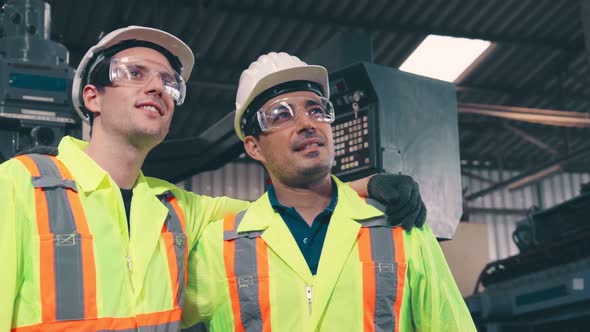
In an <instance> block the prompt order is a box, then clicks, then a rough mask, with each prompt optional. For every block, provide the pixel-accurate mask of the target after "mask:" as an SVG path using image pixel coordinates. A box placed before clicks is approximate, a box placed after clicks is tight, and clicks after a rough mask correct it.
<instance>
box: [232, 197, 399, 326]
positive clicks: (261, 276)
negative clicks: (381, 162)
mask: <svg viewBox="0 0 590 332" xmlns="http://www.w3.org/2000/svg"><path fill="white" fill-rule="evenodd" d="M367 203H368V204H370V205H374V202H373V201H372V200H367ZM375 205H376V204H375ZM376 207H378V208H379V206H376ZM244 214H245V212H241V213H240V214H238V215H237V216H233V215H232V216H228V217H226V218H225V220H224V247H223V250H224V252H223V254H224V255H223V256H224V263H225V270H226V276H227V279H228V286H229V293H230V298H231V306H232V312H233V316H234V331H270V329H271V327H270V313H271V308H270V294H269V275H268V251H267V246H266V243H265V242H264V240H263V239H262V238H261V234H262V232H245V233H238V232H237V229H238V226H239V224H240V222H241V221H242V219H243V217H244ZM359 223H360V224H361V229H360V231H359V234H358V250H359V260H360V264H361V266H362V293H363V298H362V303H363V329H364V331H399V317H400V309H401V303H402V298H403V290H404V283H405V274H406V262H405V252H404V245H403V229H402V228H401V227H395V228H392V227H391V225H390V224H389V223H388V221H387V219H386V218H385V217H384V216H382V217H378V218H374V219H370V220H362V221H359ZM281 287H289V285H281Z"/></svg>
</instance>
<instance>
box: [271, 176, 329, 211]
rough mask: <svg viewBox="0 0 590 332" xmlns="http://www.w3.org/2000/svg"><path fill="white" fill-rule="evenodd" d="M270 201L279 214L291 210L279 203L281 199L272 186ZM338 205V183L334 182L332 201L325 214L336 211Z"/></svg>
mask: <svg viewBox="0 0 590 332" xmlns="http://www.w3.org/2000/svg"><path fill="white" fill-rule="evenodd" d="M268 199H269V201H270V205H271V206H272V208H273V209H275V211H277V212H278V213H281V214H282V213H284V212H285V211H287V210H288V209H290V208H291V207H289V206H285V205H283V204H281V202H279V199H278V198H277V193H276V192H275V188H274V186H273V185H272V184H271V185H269V186H268ZM336 203H338V187H337V186H336V182H334V181H333V180H332V200H330V204H328V207H326V209H325V210H324V212H329V213H332V212H334V209H335V208H336Z"/></svg>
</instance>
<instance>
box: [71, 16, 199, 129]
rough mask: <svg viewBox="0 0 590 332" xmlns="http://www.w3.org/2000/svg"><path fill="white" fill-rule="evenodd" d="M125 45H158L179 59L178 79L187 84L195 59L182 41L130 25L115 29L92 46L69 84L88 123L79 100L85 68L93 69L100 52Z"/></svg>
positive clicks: (77, 107)
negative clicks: (136, 43)
mask: <svg viewBox="0 0 590 332" xmlns="http://www.w3.org/2000/svg"><path fill="white" fill-rule="evenodd" d="M124 41H145V42H149V43H153V44H156V45H159V46H161V47H163V48H164V49H166V50H167V51H168V52H170V53H171V54H172V55H173V56H175V57H177V58H178V61H179V62H180V72H179V74H180V76H181V77H182V78H183V79H184V81H185V82H186V81H188V79H189V77H190V75H191V72H192V70H193V66H194V64H195V56H194V54H193V51H192V50H191V49H190V47H188V45H186V44H185V43H184V42H183V41H182V40H180V39H179V38H177V37H176V36H174V35H172V34H170V33H168V32H165V31H162V30H158V29H154V28H148V27H142V26H136V25H131V26H128V27H126V28H121V29H117V30H115V31H112V32H110V33H108V34H107V35H106V36H104V37H103V38H102V39H101V40H100V41H99V42H98V44H96V45H94V46H92V47H91V48H90V49H89V50H88V52H86V54H85V55H84V57H83V58H82V60H81V61H80V64H79V65H78V68H77V69H76V74H75V76H74V82H73V83H72V103H73V104H74V108H75V109H76V112H78V115H80V117H81V118H82V120H84V121H85V122H87V123H88V116H87V115H86V114H85V113H84V110H83V109H82V108H83V106H84V100H83V98H82V90H83V89H84V86H85V85H86V84H87V83H88V76H89V74H90V73H89V72H88V71H89V70H88V69H89V68H87V67H88V66H92V65H94V63H95V62H96V58H97V56H99V55H100V54H101V52H102V51H104V50H106V49H108V48H110V47H112V46H114V45H117V44H119V43H121V42H124Z"/></svg>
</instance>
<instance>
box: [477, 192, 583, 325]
mask: <svg viewBox="0 0 590 332" xmlns="http://www.w3.org/2000/svg"><path fill="white" fill-rule="evenodd" d="M589 215H590V193H583V194H582V195H580V196H578V197H576V198H574V199H572V200H569V201H567V202H564V203H562V204H560V205H557V206H555V207H552V208H550V209H547V210H544V211H538V212H536V213H532V214H531V215H530V216H529V217H528V218H527V219H525V220H524V221H523V222H521V223H520V224H519V225H518V227H517V229H516V231H515V233H514V236H513V238H514V239H515V242H516V243H520V244H519V248H520V249H521V253H520V254H518V255H515V256H512V257H508V258H506V259H503V260H499V261H496V262H492V263H489V264H488V265H487V266H486V267H485V268H484V270H483V271H482V273H481V276H480V281H479V282H481V284H482V285H483V286H485V290H484V291H482V292H478V290H479V282H478V285H476V289H475V291H474V295H473V296H470V297H468V298H467V299H466V302H467V305H468V307H469V310H470V312H471V314H472V315H473V317H474V319H475V321H476V323H477V324H478V327H479V330H480V331H486V332H510V331H587V330H588V326H590V325H588V324H589V323H590V288H589V286H590V224H589V223H588V216H589ZM519 241H520V242H519Z"/></svg>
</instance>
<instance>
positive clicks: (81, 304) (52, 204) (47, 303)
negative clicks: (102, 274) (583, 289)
mask: <svg viewBox="0 0 590 332" xmlns="http://www.w3.org/2000/svg"><path fill="white" fill-rule="evenodd" d="M16 159H17V160H19V161H20V162H21V163H22V164H23V165H24V166H25V168H26V169H27V170H28V171H29V173H30V174H31V179H32V184H33V187H34V197H35V209H36V219H37V220H36V222H37V229H38V235H39V239H40V248H39V251H40V253H39V254H40V255H39V257H40V260H39V266H40V271H39V273H40V274H39V275H40V276H41V277H40V278H39V282H40V298H41V320H42V321H41V323H39V324H35V325H33V326H25V327H19V328H16V329H13V330H15V331H21V330H23V331H27V330H29V329H32V330H35V331H36V330H56V331H57V330H63V329H64V328H71V329H74V330H88V331H92V330H105V331H107V330H119V329H128V328H129V329H135V328H137V327H153V326H160V327H171V330H177V329H178V326H179V325H178V324H179V320H180V308H181V307H182V298H183V293H184V288H185V285H186V282H187V270H186V264H187V260H188V245H187V244H186V239H187V237H186V233H185V217H184V213H183V212H182V210H181V208H180V207H179V205H178V202H177V200H176V198H175V197H174V195H172V193H171V192H166V193H164V194H162V195H160V196H159V198H160V200H161V201H162V203H163V204H164V205H165V206H166V207H167V208H168V210H169V213H168V216H167V218H166V221H165V223H164V225H163V228H162V238H163V241H164V243H165V244H166V247H167V250H166V252H167V253H168V257H167V259H168V267H169V271H170V282H171V285H172V291H173V299H172V301H173V308H174V309H172V310H170V311H162V312H159V313H153V314H150V313H148V314H142V315H137V316H135V317H122V318H100V317H97V305H96V301H97V300H96V297H97V289H96V270H95V268H96V267H95V253H94V246H93V235H92V234H91V233H90V230H89V228H88V222H87V219H86V215H85V212H84V209H83V207H82V203H81V201H80V197H79V195H78V192H77V188H76V184H75V182H74V179H73V178H72V176H71V174H70V173H69V171H68V170H67V168H66V167H65V165H63V164H62V163H61V162H60V161H59V160H58V159H57V158H55V157H53V156H47V155H38V154H29V155H22V156H18V157H16ZM168 249H170V250H168ZM164 330H166V331H167V330H168V329H167V328H165V329H163V330H162V331H164Z"/></svg>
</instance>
